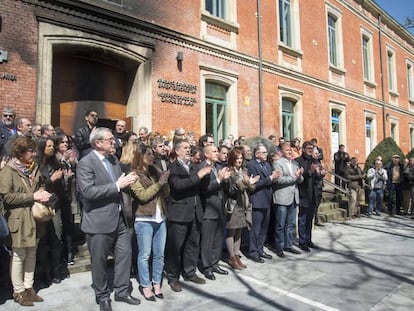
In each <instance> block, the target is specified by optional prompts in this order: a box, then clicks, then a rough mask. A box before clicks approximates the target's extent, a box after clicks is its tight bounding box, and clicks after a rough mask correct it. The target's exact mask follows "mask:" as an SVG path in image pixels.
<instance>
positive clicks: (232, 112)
mask: <svg viewBox="0 0 414 311" xmlns="http://www.w3.org/2000/svg"><path fill="white" fill-rule="evenodd" d="M199 69H200V133H204V131H205V128H206V82H207V81H209V82H214V83H219V84H222V85H224V86H226V87H227V88H228V89H227V120H226V122H227V131H228V133H232V134H233V135H234V136H235V137H238V107H237V106H238V105H237V91H238V79H239V74H238V73H236V72H233V71H229V70H223V69H222V68H218V67H214V66H210V65H203V64H201V65H199Z"/></svg>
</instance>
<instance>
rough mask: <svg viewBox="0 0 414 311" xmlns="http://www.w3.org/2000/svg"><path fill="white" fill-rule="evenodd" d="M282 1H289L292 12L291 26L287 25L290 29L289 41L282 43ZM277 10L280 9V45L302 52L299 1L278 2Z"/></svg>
mask: <svg viewBox="0 0 414 311" xmlns="http://www.w3.org/2000/svg"><path fill="white" fill-rule="evenodd" d="M280 1H284V2H285V1H289V3H290V10H289V25H286V26H287V27H288V29H289V41H290V42H286V41H282V40H281V28H280V25H281V23H282V21H281V20H280V15H281V13H282V9H283V8H281V7H280ZM277 9H278V15H277V16H278V21H279V23H278V24H277V27H278V38H279V45H283V46H284V47H287V48H291V49H293V50H296V51H298V50H300V23H299V1H298V0H277ZM285 28H286V27H285Z"/></svg>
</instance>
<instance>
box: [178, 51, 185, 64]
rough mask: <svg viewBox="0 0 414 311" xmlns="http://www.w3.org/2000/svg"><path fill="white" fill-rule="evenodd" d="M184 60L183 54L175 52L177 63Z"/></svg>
mask: <svg viewBox="0 0 414 311" xmlns="http://www.w3.org/2000/svg"><path fill="white" fill-rule="evenodd" d="M183 60H184V55H183V52H177V62H182V61H183Z"/></svg>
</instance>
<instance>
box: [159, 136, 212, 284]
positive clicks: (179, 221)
mask: <svg viewBox="0 0 414 311" xmlns="http://www.w3.org/2000/svg"><path fill="white" fill-rule="evenodd" d="M174 150H175V152H176V154H177V159H176V160H175V161H174V162H173V163H171V164H170V166H169V169H170V178H169V181H168V182H169V184H170V201H169V204H168V211H167V219H168V223H167V228H168V230H167V243H166V250H165V252H166V254H165V271H166V273H167V277H168V283H169V284H170V286H171V289H172V290H173V291H175V292H180V291H182V287H181V284H180V282H179V281H178V280H179V278H180V274H183V277H184V279H185V280H188V281H191V282H194V283H196V284H204V283H205V282H206V280H205V279H203V278H200V277H199V276H197V274H196V267H197V261H198V255H199V246H200V228H201V222H202V220H203V210H202V207H201V200H200V184H201V179H202V178H203V177H204V176H206V175H208V174H210V172H211V167H210V166H205V167H203V168H200V169H199V166H198V165H193V164H192V163H191V161H190V159H191V154H190V151H191V147H190V143H189V142H188V141H187V140H184V139H183V140H178V141H177V142H176V143H175V144H174Z"/></svg>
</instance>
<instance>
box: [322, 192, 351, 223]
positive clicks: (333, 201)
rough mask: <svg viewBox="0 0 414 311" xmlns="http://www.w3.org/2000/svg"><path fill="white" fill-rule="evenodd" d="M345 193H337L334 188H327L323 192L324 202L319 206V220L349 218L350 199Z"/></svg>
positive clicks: (327, 220)
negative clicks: (348, 199) (347, 198)
mask: <svg viewBox="0 0 414 311" xmlns="http://www.w3.org/2000/svg"><path fill="white" fill-rule="evenodd" d="M344 197H345V195H343V194H337V193H335V192H334V191H332V190H325V189H324V191H323V194H322V202H321V204H320V205H319V208H318V220H319V222H321V223H323V222H330V221H338V220H345V219H346V218H347V213H348V212H347V208H348V201H347V200H345V199H346V198H344Z"/></svg>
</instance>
